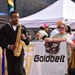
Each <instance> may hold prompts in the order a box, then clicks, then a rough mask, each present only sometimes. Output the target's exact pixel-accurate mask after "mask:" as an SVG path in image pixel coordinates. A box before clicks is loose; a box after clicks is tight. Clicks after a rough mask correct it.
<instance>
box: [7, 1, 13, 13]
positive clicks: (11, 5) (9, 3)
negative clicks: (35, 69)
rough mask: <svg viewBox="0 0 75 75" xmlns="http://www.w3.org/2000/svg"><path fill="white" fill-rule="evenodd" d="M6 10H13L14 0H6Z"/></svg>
mask: <svg viewBox="0 0 75 75" xmlns="http://www.w3.org/2000/svg"><path fill="white" fill-rule="evenodd" d="M8 10H9V13H10V12H12V11H14V1H13V0H8Z"/></svg>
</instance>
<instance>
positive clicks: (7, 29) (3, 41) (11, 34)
mask: <svg viewBox="0 0 75 75" xmlns="http://www.w3.org/2000/svg"><path fill="white" fill-rule="evenodd" d="M18 27H19V26H17V29H16V31H14V30H13V28H12V26H11V25H9V24H6V25H4V26H3V27H2V28H1V30H0V46H1V47H2V48H6V49H7V46H8V45H11V44H15V41H16V36H17V31H18ZM22 33H24V34H25V35H26V28H25V27H24V26H22ZM23 41H24V42H25V44H26V45H28V44H29V41H30V40H29V38H26V39H25V40H23Z"/></svg>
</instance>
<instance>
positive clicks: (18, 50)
mask: <svg viewBox="0 0 75 75" xmlns="http://www.w3.org/2000/svg"><path fill="white" fill-rule="evenodd" d="M21 29H22V26H21V25H20V26H19V28H18V33H17V37H16V42H15V46H16V48H15V50H14V51H13V53H14V56H16V57H19V56H20V54H21V51H22V48H23V46H24V45H25V43H24V42H23V41H22V40H21Z"/></svg>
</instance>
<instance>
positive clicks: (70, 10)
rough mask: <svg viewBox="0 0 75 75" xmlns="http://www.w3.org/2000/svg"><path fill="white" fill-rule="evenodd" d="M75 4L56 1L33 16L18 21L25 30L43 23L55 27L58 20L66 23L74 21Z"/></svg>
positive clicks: (68, 1)
mask: <svg viewBox="0 0 75 75" xmlns="http://www.w3.org/2000/svg"><path fill="white" fill-rule="evenodd" d="M74 9H75V3H74V2H72V1H71V0H58V1H56V2H55V3H53V4H52V5H50V6H48V7H47V8H45V9H43V10H42V11H40V12H37V13H35V14H33V15H30V16H28V17H25V18H21V19H20V23H21V24H23V25H25V26H26V27H27V28H33V27H34V28H35V27H40V26H41V25H42V24H43V23H47V24H48V25H49V26H53V27H55V24H56V22H57V21H58V20H63V21H65V22H67V23H72V22H74V21H75V10H74Z"/></svg>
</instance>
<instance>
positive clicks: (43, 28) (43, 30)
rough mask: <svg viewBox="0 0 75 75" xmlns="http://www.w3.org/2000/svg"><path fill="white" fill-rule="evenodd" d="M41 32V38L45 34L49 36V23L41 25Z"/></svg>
mask: <svg viewBox="0 0 75 75" xmlns="http://www.w3.org/2000/svg"><path fill="white" fill-rule="evenodd" d="M38 32H39V33H40V34H41V38H43V37H44V36H46V37H48V33H47V32H48V25H47V24H43V25H42V26H41V27H40V30H39V31H38Z"/></svg>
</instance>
